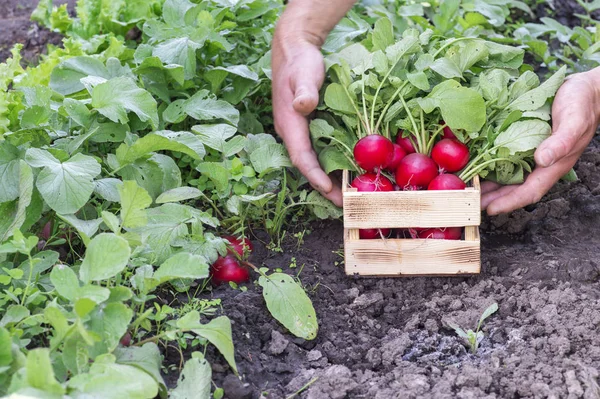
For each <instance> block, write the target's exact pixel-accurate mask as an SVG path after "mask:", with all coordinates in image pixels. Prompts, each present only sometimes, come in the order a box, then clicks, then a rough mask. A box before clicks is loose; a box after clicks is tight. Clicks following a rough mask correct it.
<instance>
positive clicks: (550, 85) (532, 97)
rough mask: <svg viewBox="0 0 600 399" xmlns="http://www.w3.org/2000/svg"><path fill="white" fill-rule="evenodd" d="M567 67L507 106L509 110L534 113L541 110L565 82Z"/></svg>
mask: <svg viewBox="0 0 600 399" xmlns="http://www.w3.org/2000/svg"><path fill="white" fill-rule="evenodd" d="M566 71H567V67H566V66H563V67H562V68H560V69H559V70H558V72H556V73H555V74H554V75H552V77H551V78H550V79H548V80H547V81H545V82H544V83H542V84H541V85H540V86H539V87H537V88H535V89H533V90H531V91H529V92H527V93H525V94H523V95H521V96H519V98H517V99H516V100H514V101H513V102H512V103H510V104H509V106H508V109H509V110H511V111H512V110H518V111H534V110H536V109H538V108H541V107H542V106H543V105H544V104H545V103H546V101H548V99H549V98H550V97H554V95H556V92H557V91H558V89H559V87H560V86H561V85H562V84H563V82H564V81H565V74H566Z"/></svg>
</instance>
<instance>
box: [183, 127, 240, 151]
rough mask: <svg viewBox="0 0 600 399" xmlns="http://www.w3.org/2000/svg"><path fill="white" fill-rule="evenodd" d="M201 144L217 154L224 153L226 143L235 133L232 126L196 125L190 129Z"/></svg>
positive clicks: (235, 130)
mask: <svg viewBox="0 0 600 399" xmlns="http://www.w3.org/2000/svg"><path fill="white" fill-rule="evenodd" d="M192 132H194V133H196V134H197V135H198V137H199V138H200V140H201V141H202V143H204V144H205V145H207V146H208V147H210V148H212V149H215V150H217V151H219V152H224V150H225V146H226V142H227V140H228V139H229V138H231V137H233V136H234V135H235V133H236V132H237V129H236V128H235V127H234V126H231V125H227V124H224V123H221V124H218V125H196V126H193V127H192Z"/></svg>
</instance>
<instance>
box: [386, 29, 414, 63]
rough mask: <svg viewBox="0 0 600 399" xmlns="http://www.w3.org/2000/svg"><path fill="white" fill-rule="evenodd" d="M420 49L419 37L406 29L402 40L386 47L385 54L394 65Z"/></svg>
mask: <svg viewBox="0 0 600 399" xmlns="http://www.w3.org/2000/svg"><path fill="white" fill-rule="evenodd" d="M419 50H420V45H419V37H418V36H416V35H412V34H411V32H410V31H406V32H405V33H404V37H403V38H402V40H399V41H398V42H396V43H394V44H392V45H391V46H388V48H386V49H385V55H386V56H387V57H388V60H389V61H390V63H391V64H392V65H394V64H396V63H397V62H399V60H401V59H402V58H404V57H405V56H406V55H409V54H414V53H416V52H417V51H419Z"/></svg>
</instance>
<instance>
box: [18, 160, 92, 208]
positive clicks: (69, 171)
mask: <svg viewBox="0 0 600 399" xmlns="http://www.w3.org/2000/svg"><path fill="white" fill-rule="evenodd" d="M25 160H26V161H27V163H28V164H29V165H31V166H32V167H34V168H43V169H42V171H41V172H40V173H39V174H38V176H37V181H36V187H37V189H38V190H39V192H40V194H41V195H42V198H44V200H45V201H46V203H47V204H48V206H50V207H51V208H52V209H54V210H55V211H56V212H57V213H60V214H70V213H75V212H77V211H78V210H79V209H80V208H81V207H82V206H84V205H85V204H86V203H87V201H88V200H89V199H90V196H91V195H92V192H93V191H94V178H95V177H96V176H98V175H99V174H100V164H99V163H98V161H96V159H95V158H92V157H90V156H88V155H83V154H75V155H74V156H73V157H71V159H69V160H68V161H65V162H60V161H59V160H58V159H56V158H55V157H54V156H53V155H52V154H50V153H49V152H48V151H44V150H40V149H37V148H30V149H29V150H27V153H26V155H25Z"/></svg>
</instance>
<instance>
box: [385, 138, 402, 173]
mask: <svg viewBox="0 0 600 399" xmlns="http://www.w3.org/2000/svg"><path fill="white" fill-rule="evenodd" d="M393 154H394V155H393V156H392V159H391V160H390V162H389V163H388V164H387V165H386V167H385V169H386V170H388V171H390V172H395V171H396V169H397V168H398V165H400V161H402V158H404V157H405V156H406V151H404V149H403V148H402V147H401V146H400V145H399V144H394V152H393Z"/></svg>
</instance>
